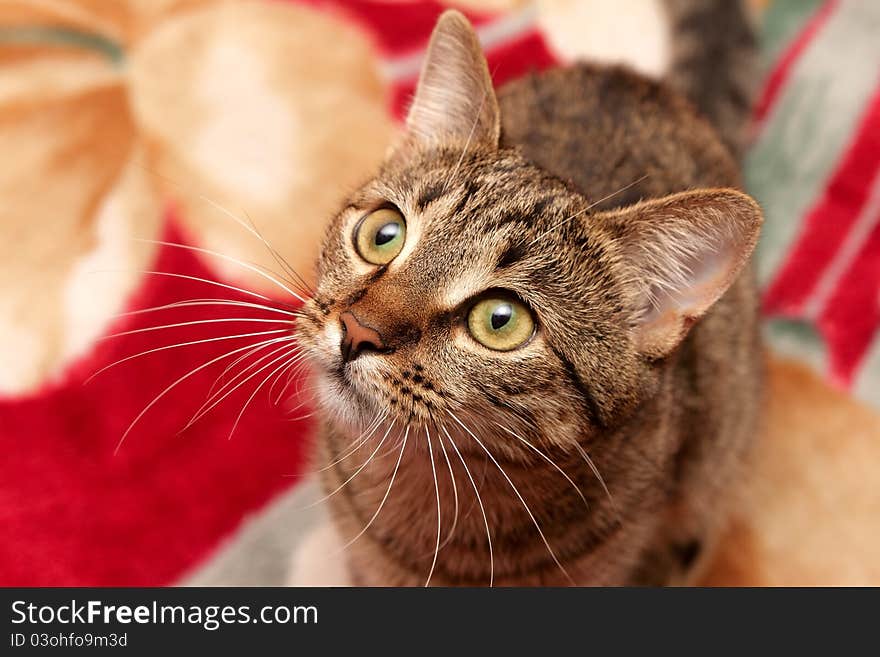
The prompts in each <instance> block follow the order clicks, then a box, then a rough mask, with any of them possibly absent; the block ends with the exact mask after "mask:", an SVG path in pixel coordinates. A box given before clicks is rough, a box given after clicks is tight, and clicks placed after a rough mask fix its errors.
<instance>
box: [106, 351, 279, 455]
mask: <svg viewBox="0 0 880 657" xmlns="http://www.w3.org/2000/svg"><path fill="white" fill-rule="evenodd" d="M287 339H288V340H293V339H294V338H293V336H290V337H288V338H287ZM251 348H253V345H246V346H244V347H240V348H239V349H234V350H233V351H230V352H227V353H225V354H222V355H220V356H217V357H216V358H212V359H211V360H209V361H208V362H206V363H203V364H202V365H199V366H198V367H196V368H194V369H192V370H190V371H189V372H187V373H186V374H184V375H183V376H181V377H180V378H178V379H177V380H176V381H174V383H172V384H171V385H169V386H168V387H166V388H165V389H164V390H163V391H162V392H160V393H159V394H158V395H156V396H155V397H154V398H153V400H152V401H151V402H150V403H149V404H147V405H146V406H145V407H144V409H143V410H142V411H141V412H140V413H138V415H137V417H136V418H135V419H134V420H132V422H131V424H129V425H128V428H127V429H126V430H125V433H123V434H122V437H121V438H120V439H119V443H117V445H116V449H115V450H114V452H113V453H114V454H118V453H119V450H120V448H121V447H122V443H124V442H125V439H126V437H127V436H128V434H129V433H131V430H132V429H133V428H134V426H135V425H136V424H137V423H138V422H139V421H140V419H141V418H142V417H143V416H144V415H146V413H147V411H149V410H150V409H151V408H152V407H153V406H155V405H156V403H157V402H158V401H159V400H160V399H162V398H163V397H164V396H165V395H167V394H168V393H169V392H171V390H173V389H174V388H176V387H177V386H178V385H180V384H181V383H183V382H184V381H185V380H187V379H188V378H189V377H191V376H193V375H194V374H196V373H198V372H200V371H202V370H203V369H205V368H206V367H209V366H211V365H213V364H214V363H216V362H219V361H221V360H223V359H224V358H229V357H230V356H233V355H235V354H237V353H241V352H242V351H245V350H246V349H251Z"/></svg>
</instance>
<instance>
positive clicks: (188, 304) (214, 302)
mask: <svg viewBox="0 0 880 657" xmlns="http://www.w3.org/2000/svg"><path fill="white" fill-rule="evenodd" d="M198 306H234V307H236V308H252V309H254V310H265V311H266V312H271V313H279V314H282V315H287V316H288V317H293V318H296V317H297V316H298V315H299V313H297V312H293V311H290V310H285V309H283V308H273V307H272V306H267V305H264V304H261V303H250V302H248V301H235V300H232V299H215V298H200V299H185V300H182V301H175V302H173V303H166V304H163V305H161V306H151V307H150V308H141V309H139V310H129V311H127V312H124V313H119V314H118V315H117V317H129V316H132V315H144V314H146V313H155V312H159V311H161V310H174V309H177V308H194V307H198Z"/></svg>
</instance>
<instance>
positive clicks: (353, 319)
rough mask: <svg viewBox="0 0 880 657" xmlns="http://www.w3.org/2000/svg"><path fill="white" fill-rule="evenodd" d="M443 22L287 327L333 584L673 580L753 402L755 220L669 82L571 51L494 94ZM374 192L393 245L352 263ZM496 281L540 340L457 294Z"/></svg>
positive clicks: (697, 536) (700, 124)
mask: <svg viewBox="0 0 880 657" xmlns="http://www.w3.org/2000/svg"><path fill="white" fill-rule="evenodd" d="M462 23H463V19H461V18H460V17H457V16H451V17H450V16H449V15H447V19H446V25H445V28H443V22H442V21H441V28H438V33H439V36H438V35H436V34H435V39H434V45H433V49H434V58H433V62H432V60H431V58H430V56H429V63H428V65H427V66H426V68H425V71H424V72H423V75H422V83H421V86H420V92H419V95H417V98H416V103H415V105H414V109H413V111H412V112H411V114H410V121H409V123H410V137H409V139H408V140H407V141H406V142H405V143H404V145H402V146H401V147H400V148H399V149H398V150H397V151H396V152H395V153H394V154H393V155H392V156H391V157H390V159H389V161H388V162H387V163H386V165H385V167H384V168H383V170H382V172H380V174H379V176H378V177H377V179H376V180H374V181H373V182H371V183H370V184H368V185H367V186H365V188H364V189H362V190H361V191H360V192H358V193H357V194H356V195H354V196H353V198H352V199H351V203H350V205H349V206H348V207H347V208H346V209H345V210H344V211H343V212H342V213H341V214H340V216H339V217H337V220H336V221H335V222H334V224H333V225H332V226H331V228H330V231H329V232H328V238H327V241H326V242H325V246H324V249H323V252H322V260H321V263H320V280H319V290H318V294H317V295H316V297H315V299H314V300H313V302H312V303H310V304H309V305H308V306H307V308H306V318H305V320H304V322H303V327H302V328H301V333H300V340H301V342H302V344H303V346H304V347H305V348H306V350H307V351H308V352H309V353H310V354H311V356H312V357H313V360H314V361H315V362H316V363H317V368H316V369H317V370H318V380H319V386H320V389H321V396H322V406H323V409H324V414H323V418H322V421H321V428H320V436H319V459H318V461H319V463H320V464H321V465H322V466H325V468H326V469H325V470H324V486H325V488H326V489H327V492H328V493H331V492H332V493H333V494H332V496H331V498H330V504H331V505H332V509H333V515H334V518H335V521H336V523H337V527H338V529H339V531H340V534H341V535H342V537H343V538H344V539H345V541H351V540H354V543H353V544H352V545H351V547H350V548H349V549H348V552H347V554H348V564H349V568H350V570H351V573H352V578H353V580H354V581H355V583H359V584H370V585H420V584H424V583H425V582H426V579H427V578H428V577H430V581H431V583H433V584H451V585H485V584H489V583H490V582H491V583H494V584H497V585H545V584H549V585H554V584H555V585H564V584H571V583H575V584H666V583H676V582H683V581H687V580H688V578H689V577H690V576H692V575H693V573H695V572H696V571H697V570H698V565H699V563H700V562H701V558H700V557H701V556H702V555H703V554H705V553H706V552H707V551H708V550H709V549H711V546H712V542H713V541H714V539H715V537H716V536H717V535H718V532H719V530H720V528H721V527H722V526H723V524H724V522H725V520H726V517H727V513H726V506H727V502H728V500H729V499H731V497H732V495H733V492H732V491H733V489H734V487H735V485H736V482H737V478H738V474H739V471H740V468H741V466H742V464H743V462H744V460H745V458H746V455H747V453H748V448H749V445H750V442H751V441H752V439H753V437H754V436H755V431H756V423H757V421H758V406H759V403H758V400H759V398H760V392H761V368H760V362H761V356H760V343H759V337H758V330H757V302H756V295H755V292H754V283H753V281H752V277H751V274H750V271H749V269H748V267H745V268H744V269H743V263H744V262H745V260H746V258H747V257H748V255H749V253H750V251H751V249H752V247H753V246H754V241H755V239H756V236H757V227H758V225H759V223H760V214H759V212H758V210H757V208H756V206H754V204H753V203H752V202H751V201H749V200H748V199H747V197H745V196H744V195H742V194H739V193H737V192H732V191H729V188H736V187H738V185H739V178H738V174H737V167H736V164H735V161H734V159H733V158H732V157H731V155H730V154H729V151H728V149H726V148H725V147H724V146H723V145H722V140H721V139H719V137H718V136H717V134H716V133H715V132H714V131H713V128H712V127H711V126H710V125H709V123H708V122H705V121H704V120H703V119H701V118H698V116H697V115H696V113H695V111H694V110H693V109H692V108H691V106H690V105H689V104H688V103H687V102H686V101H685V100H683V99H682V98H681V97H679V96H678V95H677V94H676V93H675V92H674V91H672V90H670V89H668V88H666V87H665V86H663V85H661V84H658V83H655V82H651V81H648V80H645V79H643V78H641V77H640V76H637V75H635V74H633V73H630V72H628V71H626V70H623V69H619V68H602V67H594V66H587V65H578V66H574V67H571V68H568V69H557V70H552V71H548V72H546V73H542V74H536V75H533V76H530V77H527V78H525V79H522V80H519V81H517V82H514V83H512V84H510V85H508V86H506V87H505V88H503V89H502V90H500V92H499V95H498V106H497V107H496V106H495V102H494V101H495V99H494V97H491V90H487V89H486V88H485V86H486V79H487V77H488V76H486V75H485V64H482V70H479V64H476V65H475V64H474V63H473V62H474V61H479V60H475V59H474V57H475V56H478V55H475V54H474V52H473V49H474V47H475V46H474V43H473V40H472V39H471V37H469V36H468V34H467V33H466V32H465V31H464V30H466V29H467V28H466V26H463V25H462ZM443 29H445V32H444V31H443ZM447 37H448V40H447ZM469 39H471V40H470V41H469ZM432 63H433V64H434V65H436V66H437V67H440V66H442V67H447V68H448V69H449V70H448V71H447V70H446V68H436V69H435V70H432V68H431V66H432ZM475 67H476V68H475ZM449 71H451V72H452V73H451V74H450V73H449ZM456 75H457V76H459V77H458V78H457V79H456V77H455V76H456ZM462 76H463V80H464V81H462ZM449 85H452V86H453V87H455V85H459V86H460V87H461V88H460V89H458V88H455V89H454V91H455V92H456V93H455V94H448V95H444V94H445V91H444V87H446V86H449ZM462 98H465V100H463V101H462V100H461V99H462ZM444 103H447V104H449V105H450V106H449V107H445V108H444V109H445V110H446V111H444V112H440V111H438V109H439V108H441V107H443V104H444ZM499 108H500V115H499V111H498V109H499ZM707 113H709V114H711V113H712V110H711V108H709V109H707ZM457 114H460V116H457ZM499 116H500V118H499ZM432 131H433V133H432ZM725 138H726V140H727V141H728V143H735V137H733V136H732V134H731V133H730V132H728V133H727V134H725ZM724 188H727V189H724ZM686 190H702V191H694V192H690V193H689V194H677V195H676V193H678V192H685V191H686ZM670 195H672V196H670ZM648 199H659V200H656V201H653V202H649V203H647V204H641V205H639V204H638V201H640V200H645V201H647V200H648ZM388 205H390V206H392V207H393V208H394V212H399V214H400V215H401V216H402V217H404V218H405V220H406V231H407V233H406V237H405V239H406V243H405V245H404V246H403V247H402V250H400V252H399V255H396V256H395V259H394V260H392V261H391V262H389V263H388V264H383V265H381V266H379V267H370V266H367V267H364V266H363V265H364V264H365V263H363V262H357V253H356V252H355V253H352V250H353V249H352V247H351V245H350V242H351V240H350V238H349V235H350V231H351V230H354V231H355V235H356V238H355V241H356V240H357V239H358V238H357V234H358V233H357V231H358V230H360V229H359V226H360V225H361V224H362V223H363V221H364V220H363V219H359V218H360V217H362V216H370V213H371V211H372V212H373V213H375V212H376V210H375V209H376V208H380V209H381V208H383V207H386V206H388ZM365 213H366V215H365ZM377 239H378V238H377ZM377 244H378V242H377ZM498 290H501V292H497V291H498ZM725 290H726V292H725ZM511 295H513V296H515V298H516V299H518V300H519V301H522V302H523V304H524V307H526V308H528V309H529V310H530V312H531V313H532V314H533V318H534V323H535V329H534V336H533V337H531V338H529V339H528V340H526V341H525V342H522V343H521V344H519V345H517V347H516V348H514V349H510V350H507V349H506V347H505V349H504V350H495V351H494V352H493V351H492V350H491V349H490V350H487V349H486V347H485V346H481V345H480V344H477V343H476V342H474V340H473V337H474V336H473V335H470V336H468V334H467V331H468V330H471V332H472V333H473V329H468V328H467V327H468V326H470V324H468V322H470V321H471V318H472V315H473V313H474V307H475V306H474V302H475V301H474V300H476V301H479V299H483V298H486V297H487V296H488V297H490V298H494V297H495V296H497V297H499V298H501V299H506V298H509V297H510V298H512V297H511ZM722 295H723V296H722ZM713 304H714V305H713ZM709 306H711V310H709ZM493 317H494V315H493ZM697 320H699V321H697ZM493 321H494V319H493ZM340 323H341V326H340ZM463 325H464V328H462V326H463ZM493 326H494V324H493ZM691 327H693V328H691ZM353 336H354V338H353ZM685 336H686V337H685ZM352 339H354V340H355V345H356V346H357V344H359V343H358V341H360V342H361V343H364V344H365V345H366V347H368V348H367V349H365V351H366V354H365V355H364V357H358V356H357V354H355V358H351V354H350V350H351V344H352ZM340 340H341V341H342V342H343V345H344V348H343V350H342V357H341V358H339V357H338V356H337V355H336V353H335V352H336V350H337V349H338V346H337V345H338V344H339V341H340ZM346 341H347V342H346ZM331 352H333V353H331ZM362 436H365V438H362ZM363 464H365V465H363ZM465 464H466V466H467V467H465ZM476 491H478V493H479V495H477V494H476ZM377 509H378V510H379V511H378V512H377ZM365 528H366V529H365ZM355 539H356V540H355ZM438 543H439V549H438Z"/></svg>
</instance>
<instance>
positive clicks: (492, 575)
mask: <svg viewBox="0 0 880 657" xmlns="http://www.w3.org/2000/svg"><path fill="white" fill-rule="evenodd" d="M440 428H441V429H442V430H443V433H445V434H446V438H447V439H448V440H449V444H450V445H452V449H454V450H455V453H456V455H457V456H458V460H459V461H461V465H462V467H463V468H464V472H465V474H466V475H467V478H468V479H469V480H470V482H471V486H473V488H474V494H475V495H476V497H477V504H479V506H480V513H482V514H483V524H484V525H485V527H486V541H487V542H488V544H489V587H490V588H491V587H492V585H493V584H494V583H495V555H494V552H493V550H492V532H490V531H489V517H488V516H487V515H486V507H484V506H483V498H482V497H481V496H480V489H479V488H478V487H477V482H476V481H474V477H473V475H472V474H471V471H470V468H468V466H467V463H466V462H465V460H464V457H463V456H462V455H461V452H460V451H458V446H457V445H456V444H455V441H454V440H453V439H452V436H450V435H449V431H448V430H447V429H446V427H445V426H444V425H442V424H441V425H440Z"/></svg>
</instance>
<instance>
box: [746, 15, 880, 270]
mask: <svg viewBox="0 0 880 657" xmlns="http://www.w3.org/2000/svg"><path fill="white" fill-rule="evenodd" d="M878 33H880V3H873V2H871V3H867V2H866V3H861V2H858V1H852V2H845V1H844V2H842V3H841V6H840V7H839V8H838V9H837V10H836V11H835V13H834V14H833V15H832V16H831V17H830V19H829V21H828V23H826V25H825V28H824V29H823V30H822V31H821V32H820V33H819V35H818V36H817V39H816V40H815V41H813V42H812V43H811V44H810V45H809V46H808V48H807V50H806V52H804V54H803V55H802V57H801V59H800V60H799V61H798V62H797V64H796V65H795V69H794V70H793V71H792V72H791V80H790V82H789V83H788V84H787V85H786V87H785V88H784V89H783V91H782V94H781V96H780V98H779V99H778V101H777V106H776V107H775V108H774V109H773V110H772V112H771V115H770V117H769V118H768V121H767V123H766V124H765V126H764V129H763V133H762V134H761V136H760V140H759V141H758V143H757V144H755V145H754V147H753V148H752V150H751V151H750V152H749V154H748V155H747V157H746V168H745V180H746V187H747V189H748V190H749V192H750V193H752V194H753V195H754V196H755V197H756V198H757V199H758V201H760V202H761V205H762V206H763V208H764V213H765V217H766V221H765V223H764V229H763V234H762V237H761V242H760V244H759V248H758V260H757V262H758V273H759V277H760V280H761V282H762V283H767V282H768V280H769V279H770V277H771V276H772V275H773V274H774V273H775V272H776V271H777V269H778V268H779V266H780V264H781V263H782V262H783V259H784V258H785V256H786V255H787V254H788V253H789V251H790V249H791V246H792V243H793V242H794V240H795V239H796V237H797V235H798V230H799V227H800V225H801V222H802V220H803V216H804V214H805V213H806V212H807V211H808V209H809V208H810V206H811V205H812V204H813V203H815V201H816V200H817V198H818V197H819V195H820V194H822V192H823V190H824V187H825V184H826V182H827V180H828V178H829V177H830V176H831V174H832V173H833V171H834V169H835V167H836V165H837V163H838V162H839V160H840V158H841V156H842V155H843V152H844V151H845V149H846V148H847V146H848V145H849V142H850V139H851V137H852V132H853V130H854V129H855V126H856V125H857V123H858V121H859V119H860V118H861V115H862V113H863V112H864V110H865V107H866V105H867V103H868V100H869V98H870V97H871V94H872V93H873V91H874V89H875V88H876V85H877V71H878V68H877V65H878V62H880V39H878V38H877V34H878Z"/></svg>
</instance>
